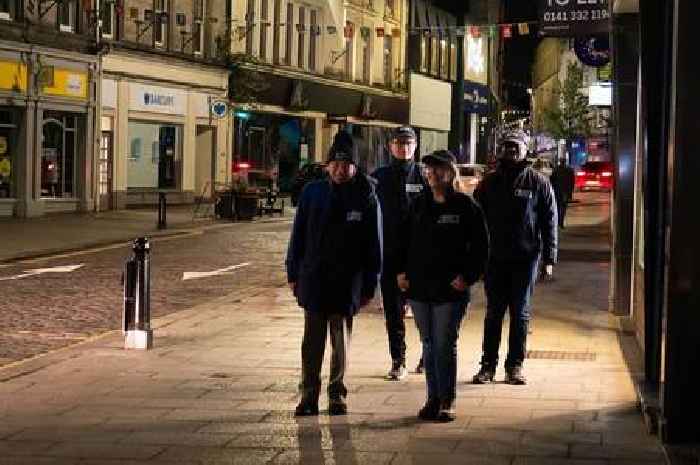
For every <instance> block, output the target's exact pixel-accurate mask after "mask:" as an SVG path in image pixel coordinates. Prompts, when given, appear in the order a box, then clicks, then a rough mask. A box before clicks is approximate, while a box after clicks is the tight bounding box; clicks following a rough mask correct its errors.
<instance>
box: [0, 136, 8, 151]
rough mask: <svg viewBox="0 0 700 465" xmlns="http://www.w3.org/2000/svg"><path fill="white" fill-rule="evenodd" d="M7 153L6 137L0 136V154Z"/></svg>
mask: <svg viewBox="0 0 700 465" xmlns="http://www.w3.org/2000/svg"><path fill="white" fill-rule="evenodd" d="M6 153H7V137H3V136H0V155H5V154H6Z"/></svg>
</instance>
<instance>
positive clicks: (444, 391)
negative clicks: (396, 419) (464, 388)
mask: <svg viewBox="0 0 700 465" xmlns="http://www.w3.org/2000/svg"><path fill="white" fill-rule="evenodd" d="M410 302H411V309H412V310H413V316H414V318H415V319H416V325H417V326H418V332H419V333H420V339H421V341H422V343H423V363H424V364H425V384H426V387H427V391H428V393H427V394H428V398H429V399H439V400H441V401H449V402H451V401H454V400H455V399H456V398H457V339H458V338H459V327H460V325H461V324H462V319H463V318H464V314H465V312H466V308H467V305H466V304H465V303H464V302H443V303H430V302H418V301H414V300H411V301H410Z"/></svg>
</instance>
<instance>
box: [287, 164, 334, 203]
mask: <svg viewBox="0 0 700 465" xmlns="http://www.w3.org/2000/svg"><path fill="white" fill-rule="evenodd" d="M326 176H327V174H326V167H325V165H323V164H321V163H309V164H307V165H304V166H302V167H301V169H299V171H297V175H296V177H295V178H294V180H293V181H292V189H291V194H292V205H293V206H295V207H296V206H297V202H299V196H300V195H301V192H302V191H303V190H304V186H306V185H307V184H308V183H310V182H312V181H316V180H319V179H325V178H326Z"/></svg>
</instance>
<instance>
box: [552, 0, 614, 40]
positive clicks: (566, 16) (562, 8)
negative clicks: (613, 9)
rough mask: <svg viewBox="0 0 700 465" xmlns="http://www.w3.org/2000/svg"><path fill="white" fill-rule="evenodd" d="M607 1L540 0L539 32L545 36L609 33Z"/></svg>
mask: <svg viewBox="0 0 700 465" xmlns="http://www.w3.org/2000/svg"><path fill="white" fill-rule="evenodd" d="M609 3H610V2H609V1H608V0H540V30H541V31H542V33H543V34H544V35H547V36H579V35H592V34H605V33H608V32H610V10H609V9H608V8H609Z"/></svg>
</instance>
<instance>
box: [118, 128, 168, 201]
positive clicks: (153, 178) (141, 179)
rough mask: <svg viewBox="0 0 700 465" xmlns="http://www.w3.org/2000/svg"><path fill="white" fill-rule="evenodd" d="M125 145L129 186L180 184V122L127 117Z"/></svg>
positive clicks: (132, 187)
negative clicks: (126, 145)
mask: <svg viewBox="0 0 700 465" xmlns="http://www.w3.org/2000/svg"><path fill="white" fill-rule="evenodd" d="M128 149H129V153H128V170H127V187H128V188H129V189H154V190H156V189H178V188H179V187H180V184H181V183H180V178H181V169H182V168H181V165H182V164H181V160H182V126H180V125H176V124H165V123H150V122H142V121H130V122H129V145H128Z"/></svg>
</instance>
